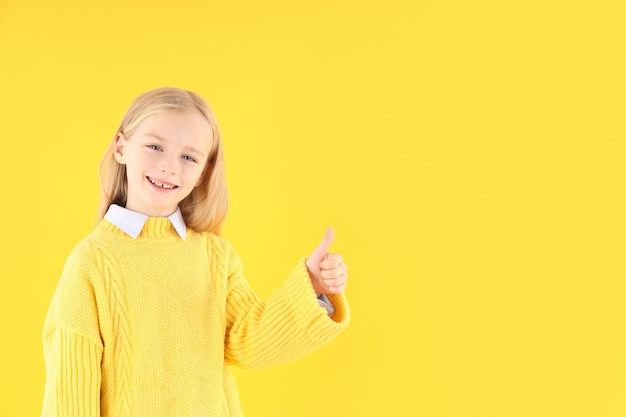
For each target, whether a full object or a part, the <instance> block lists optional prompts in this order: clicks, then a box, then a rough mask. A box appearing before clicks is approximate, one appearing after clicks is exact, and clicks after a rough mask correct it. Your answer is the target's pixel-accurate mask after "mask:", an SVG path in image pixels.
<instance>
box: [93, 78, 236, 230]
mask: <svg viewBox="0 0 626 417" xmlns="http://www.w3.org/2000/svg"><path fill="white" fill-rule="evenodd" d="M164 111H173V112H189V111H199V112H200V113H201V114H202V115H203V116H204V117H205V118H206V119H207V121H208V122H209V125H210V126H211V130H212V132H213V145H212V148H211V150H210V152H209V157H208V159H207V162H206V165H205V167H204V171H203V173H202V181H201V183H200V184H199V185H198V186H197V187H195V188H194V189H193V191H192V192H191V194H189V195H188V196H187V197H185V198H184V199H183V200H182V201H181V202H180V203H179V205H178V206H179V208H180V211H181V213H182V215H183V218H184V219H185V224H186V225H187V226H188V227H189V228H191V229H193V230H195V231H197V232H213V233H216V234H219V233H220V231H221V226H222V223H223V222H224V218H225V217H226V212H227V211H228V190H227V188H226V176H225V173H224V154H223V150H222V149H223V147H222V138H221V135H220V132H219V128H218V125H217V119H216V118H215V115H214V114H213V111H212V110H211V108H210V106H209V104H208V103H207V102H206V100H204V99H203V98H202V97H201V96H200V95H198V94H196V93H194V92H192V91H187V90H182V89H180V88H173V87H161V88H156V89H154V90H150V91H148V92H145V93H143V94H141V95H140V96H139V97H137V98H136V99H135V100H134V101H133V102H132V103H131V105H130V107H129V108H128V110H127V111H126V114H125V115H124V118H123V119H122V123H121V124H120V127H119V128H118V129H117V132H116V133H115V136H113V140H112V141H111V144H110V145H109V147H108V149H107V151H106V153H105V154H104V157H103V158H102V161H101V163H100V187H101V196H100V207H99V209H98V220H102V218H103V217H104V215H105V214H106V212H107V210H108V209H109V206H110V205H111V204H117V205H120V206H122V207H125V206H126V199H127V194H128V182H127V178H126V165H122V164H120V163H119V162H117V161H116V160H115V156H114V153H115V142H116V139H117V137H118V136H119V135H120V134H123V135H124V137H126V138H127V139H130V138H131V137H132V135H133V133H134V132H135V130H136V129H137V127H138V126H139V125H140V124H141V122H143V120H144V119H145V118H146V117H148V116H150V115H152V114H155V113H160V112H164Z"/></svg>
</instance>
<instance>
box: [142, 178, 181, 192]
mask: <svg viewBox="0 0 626 417" xmlns="http://www.w3.org/2000/svg"><path fill="white" fill-rule="evenodd" d="M146 178H147V179H148V181H150V183H151V184H152V185H154V186H155V187H158V188H162V189H164V190H173V189H175V188H178V185H174V184H169V183H167V182H163V181H159V180H157V179H156V178H152V177H146Z"/></svg>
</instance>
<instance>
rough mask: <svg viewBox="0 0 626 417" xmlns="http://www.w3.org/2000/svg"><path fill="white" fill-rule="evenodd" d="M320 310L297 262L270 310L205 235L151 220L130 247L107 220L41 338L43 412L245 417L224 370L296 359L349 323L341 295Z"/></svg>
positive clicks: (224, 245) (68, 275)
mask: <svg viewBox="0 0 626 417" xmlns="http://www.w3.org/2000/svg"><path fill="white" fill-rule="evenodd" d="M329 298H330V300H331V302H332V303H333V304H334V306H335V308H336V313H335V315H334V316H333V318H332V319H331V318H329V317H328V316H327V313H326V310H325V309H324V308H323V307H320V306H319V305H318V303H317V300H316V297H315V292H314V290H313V287H312V285H311V282H310V278H309V276H308V271H307V269H306V266H305V263H304V259H303V260H301V261H300V262H299V263H298V265H297V267H296V268H295V270H294V271H293V272H292V273H291V274H290V275H289V276H288V278H287V280H286V282H285V284H284V286H283V287H282V288H280V289H279V290H277V291H276V292H274V293H273V294H272V295H271V296H270V297H269V299H268V300H267V302H263V301H261V300H260V299H259V298H258V297H257V296H256V295H255V294H254V292H252V290H251V289H250V287H249V286H248V283H247V281H246V279H245V278H244V275H243V272H242V266H241V262H240V260H239V258H238V257H237V254H236V253H235V251H234V250H233V249H232V248H231V246H230V245H229V244H228V242H227V241H225V240H224V239H222V238H220V237H218V236H216V235H214V234H211V233H196V232H193V231H191V230H188V231H187V235H186V238H185V239H184V240H183V239H181V238H180V237H179V236H178V234H177V233H176V231H175V230H174V228H173V226H172V224H171V223H170V221H169V220H168V219H166V218H149V219H148V220H147V221H146V224H145V225H144V227H143V229H142V231H141V233H140V234H139V236H138V237H137V238H136V239H133V238H132V237H130V236H128V235H127V234H125V233H124V232H122V231H121V230H120V229H118V228H117V227H116V226H114V225H113V224H112V223H110V222H109V221H108V220H106V219H104V220H102V221H101V222H100V224H99V225H98V227H97V228H96V229H95V230H94V231H93V232H92V233H91V234H90V235H89V236H87V237H86V238H85V239H84V240H83V241H81V242H80V243H79V244H78V245H77V246H76V248H75V249H74V250H73V251H72V253H71V255H70V256H69V258H68V260H67V263H66V265H65V267H64V269H63V273H62V275H61V278H60V281H59V284H58V287H57V289H56V291H55V293H54V296H53V298H52V301H51V305H50V309H49V311H48V315H47V317H46V322H45V326H44V332H43V344H44V356H45V360H46V374H47V378H46V388H45V393H44V403H43V413H42V415H43V416H46V417H47V416H55V417H57V416H58V417H61V416H81V417H92V416H103V417H108V416H111V417H130V416H133V417H141V416H149V417H159V416H167V417H177V416H185V417H187V416H202V417H207V416H240V415H242V411H241V407H240V403H239V396H238V393H237V388H236V386H235V382H234V380H233V377H232V375H231V372H230V370H229V366H230V365H238V366H240V367H244V368H260V367H265V366H269V365H273V364H278V363H282V362H287V361H290V360H293V359H295V358H297V357H299V356H302V355H304V354H306V353H308V352H310V351H312V350H313V349H315V348H316V347H318V346H320V345H322V344H324V343H327V342H329V341H330V340H332V339H333V338H334V337H335V336H336V335H337V334H338V333H339V332H340V331H341V330H343V329H344V328H345V327H346V326H347V324H348V321H349V310H348V305H347V302H346V299H345V297H344V296H343V295H340V296H329Z"/></svg>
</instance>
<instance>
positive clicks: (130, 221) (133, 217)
mask: <svg viewBox="0 0 626 417" xmlns="http://www.w3.org/2000/svg"><path fill="white" fill-rule="evenodd" d="M104 218H105V219H107V220H108V221H110V222H111V223H113V224H114V225H115V226H117V227H118V228H120V229H121V230H122V231H123V232H124V233H126V234H127V235H129V236H131V237H132V238H133V239H135V238H137V236H139V233H141V229H143V226H144V225H145V224H146V220H148V216H146V215H145V214H142V213H138V212H136V211H132V210H129V209H127V208H124V207H121V206H118V205H117V204H111V206H110V207H109V209H108V210H107V212H106V214H105V215H104ZM167 218H168V219H169V220H170V222H172V226H174V229H176V232H177V233H178V236H180V238H181V239H183V240H185V236H186V234H187V226H186V225H185V220H183V215H182V213H181V212H180V208H177V209H176V211H175V212H174V213H172V214H170V215H169V216H167Z"/></svg>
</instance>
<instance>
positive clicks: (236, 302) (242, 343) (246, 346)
mask: <svg viewBox="0 0 626 417" xmlns="http://www.w3.org/2000/svg"><path fill="white" fill-rule="evenodd" d="M229 271H230V272H229V277H228V288H227V300H226V337H225V358H226V361H227V362H228V363H232V364H236V365H238V366H240V367H244V368H262V367H267V366H271V365H275V364H279V363H284V362H288V361H291V360H294V359H296V358H298V357H301V356H303V355H305V354H307V353H309V352H311V351H312V350H314V349H315V348H317V347H319V346H321V345H323V344H326V343H328V342H330V341H331V340H333V339H334V338H335V336H336V335H337V334H339V333H340V332H341V331H342V330H344V329H345V328H346V326H347V325H348V322H349V320H350V312H349V308H348V303H347V300H346V298H345V296H344V295H333V296H330V297H329V298H330V300H331V302H332V303H333V305H334V306H335V309H336V312H335V314H334V316H333V317H332V318H330V317H328V314H327V312H326V309H325V308H324V307H321V306H320V305H319V303H318V302H317V297H316V295H315V291H314V290H313V286H312V284H311V280H310V278H309V273H308V270H307V268H306V265H305V259H304V258H303V259H301V260H300V261H299V262H298V265H297V266H296V268H295V269H294V270H293V271H292V272H291V274H290V275H289V276H288V278H287V280H286V282H285V284H284V285H283V286H282V287H281V288H280V289H278V290H277V291H275V292H274V293H273V294H272V295H271V296H270V297H269V299H268V300H267V302H264V301H262V300H260V299H259V298H258V297H257V295H256V294H255V293H254V292H253V291H252V290H251V289H250V287H249V285H248V283H247V281H246V279H245V278H244V275H243V268H242V265H241V261H240V260H239V258H238V256H237V255H236V253H235V252H234V251H233V250H232V249H231V253H230V269H229Z"/></svg>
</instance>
